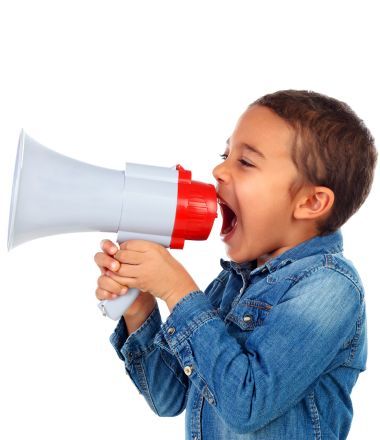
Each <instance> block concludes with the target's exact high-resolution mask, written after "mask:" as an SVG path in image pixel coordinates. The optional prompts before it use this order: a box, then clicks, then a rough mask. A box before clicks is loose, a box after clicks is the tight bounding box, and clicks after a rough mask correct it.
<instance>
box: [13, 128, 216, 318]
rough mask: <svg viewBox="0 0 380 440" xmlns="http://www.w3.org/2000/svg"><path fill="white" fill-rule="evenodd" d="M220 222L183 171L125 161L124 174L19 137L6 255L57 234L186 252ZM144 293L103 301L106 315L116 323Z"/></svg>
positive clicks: (212, 197) (207, 187) (201, 187)
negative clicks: (103, 236) (86, 234)
mask: <svg viewBox="0 0 380 440" xmlns="http://www.w3.org/2000/svg"><path fill="white" fill-rule="evenodd" d="M216 217H217V198H216V191H215V187H214V186H213V185H211V184H206V183H202V182H197V181H192V180H191V172H190V171H188V170H185V169H184V168H183V167H182V166H181V165H176V166H174V167H170V168H169V167H168V168H167V167H159V166H153V165H143V164H136V163H126V165H125V169H124V170H123V171H118V170H112V169H108V168H103V167H98V166H94V165H90V164H87V163H85V162H81V161H78V160H75V159H72V158H69V157H67V156H64V155H62V154H59V153H57V152H55V151H52V150H50V149H49V148H47V147H44V146H43V145H41V144H39V143H38V142H36V141H35V140H34V139H32V138H31V137H30V136H28V135H27V134H26V133H25V132H24V131H21V134H20V139H19V144H18V150H17V157H16V163H15V170H14V177H13V187H12V197H11V206H10V213H9V225H8V250H10V249H12V248H14V247H15V246H18V245H20V244H22V243H24V242H27V241H30V240H33V239H36V238H39V237H43V236H47V235H54V234H63V233H71V232H83V231H102V232H115V233H117V234H118V235H117V242H118V243H119V244H120V243H122V242H124V241H127V240H131V239H138V240H149V241H154V242H156V243H159V244H161V245H163V246H165V247H168V248H172V249H182V248H183V246H184V243H185V240H206V239H207V238H208V236H209V234H210V232H211V229H212V226H213V222H214V220H215V218H216ZM138 294H139V291H138V290H137V289H129V290H128V293H127V294H126V295H123V296H120V297H119V298H116V299H113V300H106V301H101V302H100V303H99V308H100V309H101V310H102V312H103V314H104V315H105V316H108V317H110V318H111V319H114V320H117V319H119V318H120V317H121V316H122V314H123V313H124V311H125V310H127V308H128V307H129V306H130V305H131V304H132V303H133V301H134V300H135V299H136V297H137V295H138Z"/></svg>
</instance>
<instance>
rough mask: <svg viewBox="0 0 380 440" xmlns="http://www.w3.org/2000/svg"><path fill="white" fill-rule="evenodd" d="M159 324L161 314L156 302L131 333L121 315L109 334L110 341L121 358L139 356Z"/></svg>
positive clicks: (158, 327)
mask: <svg viewBox="0 0 380 440" xmlns="http://www.w3.org/2000/svg"><path fill="white" fill-rule="evenodd" d="M161 324H162V319H161V314H160V310H159V308H158V304H157V303H156V305H155V307H154V309H153V310H152V312H151V314H150V315H149V316H148V318H147V319H146V320H145V321H144V322H143V324H141V326H140V327H139V328H138V329H137V330H135V331H134V332H133V333H131V334H128V330H127V326H126V324H125V321H124V318H123V317H122V318H121V319H120V320H119V322H118V324H117V326H116V328H115V330H114V332H113V333H112V335H111V336H110V342H111V344H112V346H113V347H114V349H115V351H116V353H117V355H118V356H119V358H120V359H121V360H123V361H126V360H127V359H128V360H132V358H133V357H134V356H136V357H139V356H141V355H142V354H143V353H144V352H146V351H149V349H150V348H151V346H152V345H153V340H154V337H155V335H156V333H157V332H158V331H159V330H160V328H161Z"/></svg>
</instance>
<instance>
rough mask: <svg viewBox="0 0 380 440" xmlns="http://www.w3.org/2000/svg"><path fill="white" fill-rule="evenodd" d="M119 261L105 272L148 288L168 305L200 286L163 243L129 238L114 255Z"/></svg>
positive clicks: (120, 281)
mask: <svg viewBox="0 0 380 440" xmlns="http://www.w3.org/2000/svg"><path fill="white" fill-rule="evenodd" d="M113 257H114V259H116V260H117V261H118V262H119V263H120V268H119V270H117V271H114V270H112V269H111V270H109V269H108V270H107V271H106V275H108V276H109V277H110V278H112V280H113V281H115V282H116V283H118V284H119V285H124V286H128V287H136V288H137V289H139V290H141V291H142V292H147V291H149V292H150V293H151V294H152V295H153V296H155V297H156V298H160V299H162V300H163V301H165V302H166V303H167V304H168V306H169V308H171V307H173V306H174V304H175V303H176V302H177V301H178V300H179V299H180V298H182V297H183V296H185V295H187V294H188V293H190V292H191V291H193V290H199V287H198V286H197V285H196V284H195V282H194V280H193V279H192V278H191V276H190V274H189V273H188V272H187V271H186V269H185V268H184V267H183V266H182V265H181V264H180V263H179V262H178V261H177V260H176V259H175V258H174V257H173V256H172V255H171V254H170V253H169V251H168V250H167V249H166V248H165V247H164V246H162V245H159V244H157V243H154V242H151V241H145V240H128V241H127V242H124V243H122V244H121V245H120V250H119V251H117V252H116V253H115V254H114V255H113Z"/></svg>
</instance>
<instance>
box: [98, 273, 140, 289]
mask: <svg viewBox="0 0 380 440" xmlns="http://www.w3.org/2000/svg"><path fill="white" fill-rule="evenodd" d="M105 276H107V277H108V278H110V279H112V280H113V281H115V282H116V283H118V284H122V285H123V286H128V287H129V288H131V287H136V284H137V277H132V276H119V275H118V274H116V273H114V272H112V271H109V270H106V274H105Z"/></svg>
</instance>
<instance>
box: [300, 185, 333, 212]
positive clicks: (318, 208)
mask: <svg viewBox="0 0 380 440" xmlns="http://www.w3.org/2000/svg"><path fill="white" fill-rule="evenodd" d="M334 199H335V197H334V192H333V191H332V190H331V189H330V188H327V187H326V186H314V187H312V188H310V187H309V188H308V190H307V192H306V194H303V195H301V196H300V197H299V199H298V201H297V203H296V205H295V208H294V213H293V214H294V218H296V219H299V220H312V219H315V220H316V219H319V218H320V217H325V216H327V215H328V214H329V212H330V210H331V208H332V206H333V204H334Z"/></svg>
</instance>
